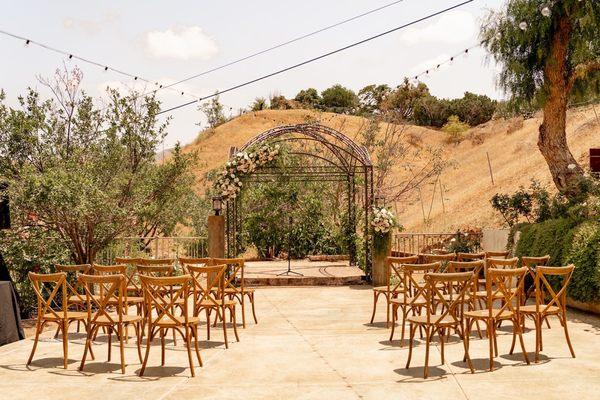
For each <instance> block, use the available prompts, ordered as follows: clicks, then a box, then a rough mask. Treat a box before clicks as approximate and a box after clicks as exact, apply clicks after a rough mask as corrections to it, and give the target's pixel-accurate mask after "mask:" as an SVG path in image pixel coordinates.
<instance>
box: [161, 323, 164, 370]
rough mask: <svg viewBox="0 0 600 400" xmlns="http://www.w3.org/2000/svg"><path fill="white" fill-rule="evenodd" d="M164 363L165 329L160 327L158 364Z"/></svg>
mask: <svg viewBox="0 0 600 400" xmlns="http://www.w3.org/2000/svg"><path fill="white" fill-rule="evenodd" d="M164 365H165V330H164V328H160V366H161V367H163V366H164Z"/></svg>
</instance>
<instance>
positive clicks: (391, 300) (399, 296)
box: [390, 294, 404, 305]
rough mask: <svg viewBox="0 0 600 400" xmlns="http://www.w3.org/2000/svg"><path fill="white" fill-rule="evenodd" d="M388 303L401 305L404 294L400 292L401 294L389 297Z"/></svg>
mask: <svg viewBox="0 0 600 400" xmlns="http://www.w3.org/2000/svg"><path fill="white" fill-rule="evenodd" d="M390 303H392V304H398V305H403V304H404V295H402V294H401V295H398V297H394V298H393V299H390Z"/></svg>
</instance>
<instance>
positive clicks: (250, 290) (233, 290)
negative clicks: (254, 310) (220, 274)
mask: <svg viewBox="0 0 600 400" xmlns="http://www.w3.org/2000/svg"><path fill="white" fill-rule="evenodd" d="M225 293H227V294H232V293H254V288H248V287H244V289H243V290H242V288H241V287H239V288H238V287H236V288H232V287H228V288H225Z"/></svg>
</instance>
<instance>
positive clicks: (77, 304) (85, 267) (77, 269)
mask: <svg viewBox="0 0 600 400" xmlns="http://www.w3.org/2000/svg"><path fill="white" fill-rule="evenodd" d="M54 269H55V271H56V272H64V273H65V274H67V293H68V295H67V305H68V307H69V308H71V307H72V308H73V309H74V311H83V309H84V305H85V292H84V290H83V287H81V285H80V283H79V281H78V280H77V275H78V274H87V273H89V272H90V270H91V269H92V266H91V265H90V264H72V265H62V264H56V265H55V266H54ZM80 322H81V321H77V332H79V325H80ZM59 331H60V330H59V329H56V334H55V335H54V337H55V338H56V337H58V333H59Z"/></svg>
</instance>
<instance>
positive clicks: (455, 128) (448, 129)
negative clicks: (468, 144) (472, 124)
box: [442, 115, 469, 143]
mask: <svg viewBox="0 0 600 400" xmlns="http://www.w3.org/2000/svg"><path fill="white" fill-rule="evenodd" d="M468 130H469V124H465V123H464V122H461V120H460V119H459V118H458V116H456V115H451V116H450V117H448V122H446V123H445V124H444V126H443V127H442V131H444V132H445V133H446V134H447V135H448V137H447V140H448V142H449V143H460V142H462V140H463V138H464V133H465V132H466V131H468Z"/></svg>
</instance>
